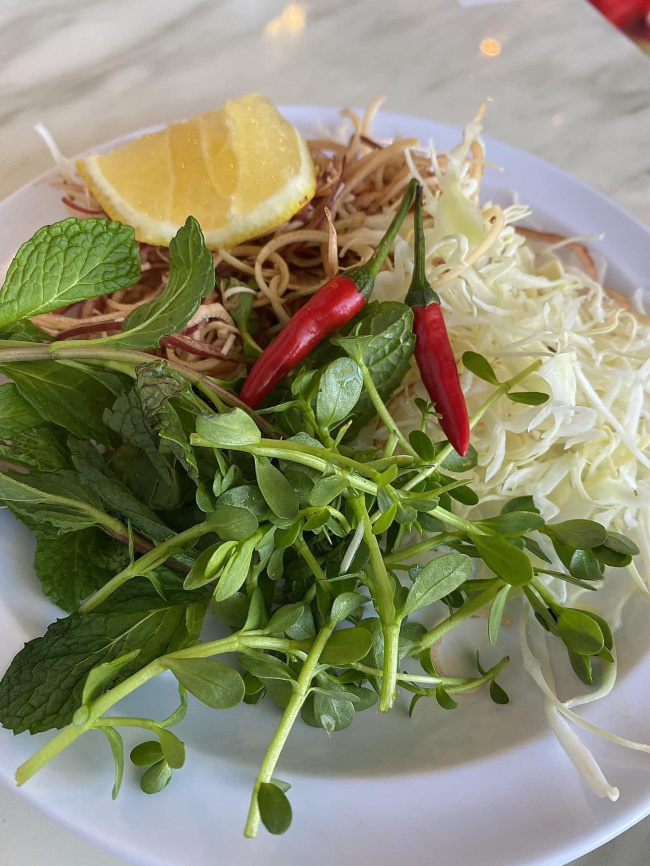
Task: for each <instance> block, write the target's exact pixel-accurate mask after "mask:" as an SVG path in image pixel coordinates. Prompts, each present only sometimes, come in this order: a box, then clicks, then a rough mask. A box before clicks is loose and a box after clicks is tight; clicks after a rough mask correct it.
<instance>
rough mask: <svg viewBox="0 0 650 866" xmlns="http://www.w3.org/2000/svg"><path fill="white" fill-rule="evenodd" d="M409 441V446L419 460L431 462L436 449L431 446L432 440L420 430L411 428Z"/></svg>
mask: <svg viewBox="0 0 650 866" xmlns="http://www.w3.org/2000/svg"><path fill="white" fill-rule="evenodd" d="M409 442H410V443H411V447H412V448H413V450H414V451H415V453H416V454H417V455H418V457H419V458H420V459H421V460H424V461H425V462H426V463H433V461H434V460H435V457H436V451H435V448H434V447H433V442H432V441H431V439H430V438H429V436H427V434H426V433H424V432H423V431H422V430H417V429H416V430H411V432H410V433H409Z"/></svg>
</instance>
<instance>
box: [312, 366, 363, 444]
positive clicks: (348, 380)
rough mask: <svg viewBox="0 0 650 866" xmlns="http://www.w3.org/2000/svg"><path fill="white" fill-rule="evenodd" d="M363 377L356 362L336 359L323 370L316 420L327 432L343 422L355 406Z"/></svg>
mask: <svg viewBox="0 0 650 866" xmlns="http://www.w3.org/2000/svg"><path fill="white" fill-rule="evenodd" d="M362 388H363V375H362V373H361V370H360V368H359V365H358V364H357V363H356V361H353V360H352V359H351V358H337V360H336V361H332V363H331V364H328V366H327V367H326V368H325V370H324V372H323V375H322V376H321V378H320V382H319V385H318V395H317V397H316V419H317V420H318V423H319V424H320V425H321V426H322V427H324V428H325V429H326V430H329V429H330V428H332V427H335V426H336V425H337V424H339V423H340V422H341V421H343V420H344V419H345V418H346V417H347V416H348V415H349V414H350V412H352V410H353V409H354V407H355V406H356V405H357V401H358V399H359V397H360V396H361V390H362Z"/></svg>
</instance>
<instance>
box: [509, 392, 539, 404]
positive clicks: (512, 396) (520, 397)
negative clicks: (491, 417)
mask: <svg viewBox="0 0 650 866" xmlns="http://www.w3.org/2000/svg"><path fill="white" fill-rule="evenodd" d="M506 397H507V398H508V400H512V402H513V403H523V404H524V405H526V406H541V405H542V403H546V401H547V400H548V394H544V392H543V391H511V392H509V393H508V394H506Z"/></svg>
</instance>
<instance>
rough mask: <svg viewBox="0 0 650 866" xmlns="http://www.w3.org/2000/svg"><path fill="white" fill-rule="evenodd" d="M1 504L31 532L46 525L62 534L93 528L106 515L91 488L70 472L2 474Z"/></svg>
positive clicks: (0, 482) (0, 475)
mask: <svg viewBox="0 0 650 866" xmlns="http://www.w3.org/2000/svg"><path fill="white" fill-rule="evenodd" d="M0 501H2V502H3V503H4V504H5V505H6V506H7V507H8V508H9V509H10V510H11V511H12V512H13V513H14V514H15V515H16V516H17V517H18V518H20V519H21V520H22V521H23V523H25V524H26V525H27V526H29V528H30V529H32V530H34V529H42V528H43V524H46V525H47V526H48V527H54V528H55V529H57V530H58V531H59V534H61V533H62V532H64V531H69V530H73V531H74V530H77V529H85V528H86V527H88V526H94V525H96V524H97V523H101V521H102V517H103V516H105V515H104V512H102V511H101V509H100V508H99V502H98V500H97V498H96V497H95V495H94V493H93V491H92V489H91V488H89V487H88V486H83V484H82V483H81V480H80V478H79V476H78V475H77V474H76V473H74V472H68V471H63V472H49V473H41V472H31V473H30V474H29V475H17V474H15V473H13V472H6V473H0ZM50 532H52V529H50Z"/></svg>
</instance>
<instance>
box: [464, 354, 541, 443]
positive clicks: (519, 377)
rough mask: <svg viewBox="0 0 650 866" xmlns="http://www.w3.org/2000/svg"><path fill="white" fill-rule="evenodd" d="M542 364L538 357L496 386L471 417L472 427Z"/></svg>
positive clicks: (470, 424) (470, 423)
mask: <svg viewBox="0 0 650 866" xmlns="http://www.w3.org/2000/svg"><path fill="white" fill-rule="evenodd" d="M541 366H542V360H541V358H538V359H537V360H536V361H533V363H532V364H529V365H528V366H527V367H524V369H523V370H520V371H519V373H517V374H516V375H515V376H513V377H512V378H511V379H508V381H507V382H502V383H501V385H499V387H498V388H495V390H494V391H493V393H492V394H491V395H490V396H489V397H488V399H487V400H486V401H485V403H483V405H482V406H481V407H480V408H479V409H477V411H476V412H475V413H474V414H473V415H472V417H471V418H470V419H469V426H470V427H471V428H473V427H475V426H476V425H477V424H478V422H479V421H480V420H481V418H482V417H483V416H484V415H485V413H486V412H487V411H488V409H489V408H490V407H491V406H493V405H494V404H495V403H496V402H497V400H499V399H500V398H501V397H503V395H504V394H507V393H508V391H510V389H511V388H514V386H515V385H518V384H519V383H520V382H523V380H524V379H526V378H527V377H528V376H530V375H531V373H534V372H535V371H536V370H539V368H540V367H541Z"/></svg>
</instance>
